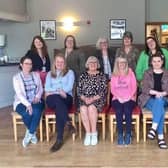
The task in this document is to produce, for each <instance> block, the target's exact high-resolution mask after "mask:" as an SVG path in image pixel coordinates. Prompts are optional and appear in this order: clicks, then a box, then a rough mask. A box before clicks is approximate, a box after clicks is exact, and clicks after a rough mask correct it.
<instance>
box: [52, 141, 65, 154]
mask: <svg viewBox="0 0 168 168" xmlns="http://www.w3.org/2000/svg"><path fill="white" fill-rule="evenodd" d="M62 145H63V141H62V140H56V142H55V143H54V145H53V146H52V147H51V148H50V152H56V151H58V150H60V149H61V147H62Z"/></svg>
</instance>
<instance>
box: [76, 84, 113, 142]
mask: <svg viewBox="0 0 168 168" xmlns="http://www.w3.org/2000/svg"><path fill="white" fill-rule="evenodd" d="M109 106H110V82H109V83H108V93H107V103H106V105H105V106H104V107H103V109H102V111H101V112H99V113H98V120H97V122H98V123H101V124H102V139H103V140H105V137H106V114H107V113H108V111H109ZM78 122H79V138H80V139H81V138H82V120H81V114H80V112H79V113H78Z"/></svg>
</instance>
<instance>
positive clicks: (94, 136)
mask: <svg viewBox="0 0 168 168" xmlns="http://www.w3.org/2000/svg"><path fill="white" fill-rule="evenodd" d="M97 143H98V139H97V132H94V133H92V134H91V145H93V146H94V145H97Z"/></svg>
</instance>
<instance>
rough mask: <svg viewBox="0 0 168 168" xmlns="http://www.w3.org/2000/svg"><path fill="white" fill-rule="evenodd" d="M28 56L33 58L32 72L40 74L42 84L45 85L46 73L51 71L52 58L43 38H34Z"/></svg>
mask: <svg viewBox="0 0 168 168" xmlns="http://www.w3.org/2000/svg"><path fill="white" fill-rule="evenodd" d="M26 56H29V57H30V58H31V60H32V63H33V67H32V70H33V71H37V72H39V74H40V78H41V80H42V83H43V84H44V82H45V77H46V73H47V72H48V71H50V58H49V55H48V51H47V46H46V44H45V41H44V40H43V38H42V37H41V36H35V37H34V38H33V41H32V44H31V48H30V50H29V51H28V52H27V54H26Z"/></svg>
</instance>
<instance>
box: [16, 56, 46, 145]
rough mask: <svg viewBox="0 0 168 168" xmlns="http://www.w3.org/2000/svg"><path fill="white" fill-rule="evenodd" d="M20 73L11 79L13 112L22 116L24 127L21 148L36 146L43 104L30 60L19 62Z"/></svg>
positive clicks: (41, 92) (40, 88) (39, 81)
mask: <svg viewBox="0 0 168 168" xmlns="http://www.w3.org/2000/svg"><path fill="white" fill-rule="evenodd" d="M20 69H21V71H20V72H19V73H17V74H16V75H15V76H14V77H13V87H14V91H15V100H14V110H15V111H16V112H17V113H19V114H20V115H21V116H22V119H23V122H24V124H25V126H26V133H25V137H24V139H23V141H22V145H23V147H27V146H28V144H29V143H33V144H36V143H37V137H36V129H37V127H38V125H39V122H40V118H41V114H42V111H43V108H44V103H43V101H42V100H41V97H42V94H43V88H42V84H41V80H40V76H39V74H38V73H36V72H32V60H31V59H30V57H28V56H24V57H22V58H21V60H20Z"/></svg>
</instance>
